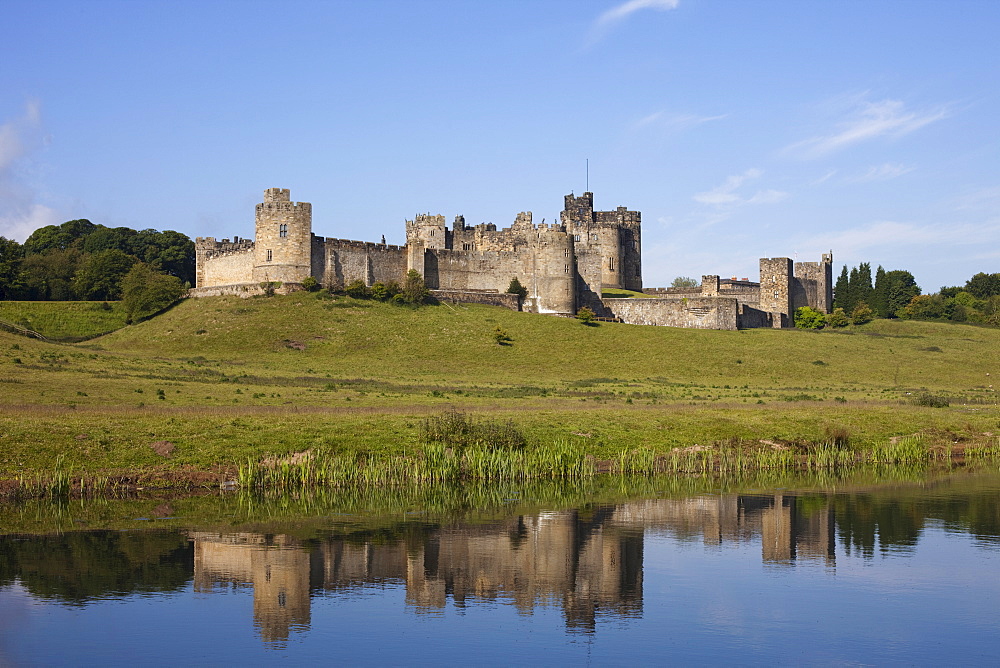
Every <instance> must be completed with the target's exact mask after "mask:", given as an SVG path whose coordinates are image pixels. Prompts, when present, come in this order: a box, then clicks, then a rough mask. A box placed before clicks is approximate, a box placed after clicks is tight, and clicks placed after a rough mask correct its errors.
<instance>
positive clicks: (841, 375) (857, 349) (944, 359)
mask: <svg viewBox="0 0 1000 668" xmlns="http://www.w3.org/2000/svg"><path fill="white" fill-rule="evenodd" d="M9 304H16V303H14V302H6V303H3V304H2V305H3V306H7V305H9ZM60 306H61V307H63V308H67V307H66V306H64V305H60ZM81 308H82V306H81ZM104 313H106V312H104V311H101V312H95V313H94V318H95V319H96V318H97V317H103V314H104ZM84 315H86V313H85V312H81V314H78V316H79V317H80V318H82V319H85V318H84ZM88 317H89V316H88ZM497 327H501V328H502V329H504V330H506V331H507V332H508V333H509V334H510V336H511V338H512V339H513V341H512V345H509V346H497V345H496V342H495V340H494V338H493V332H494V331H495V330H496V328H497ZM80 330H81V328H80V327H77V329H76V331H77V332H79V331H80ZM998 374H1000V330H995V329H987V328H979V327H971V326H962V325H949V324H941V323H921V322H895V321H875V322H874V323H871V324H870V325H866V326H864V327H860V328H850V329H848V330H846V331H821V332H805V331H799V330H782V331H776V330H770V329H767V330H747V331H738V332H722V331H704V330H685V329H674V328H666V327H641V326H635V325H623V324H616V323H602V324H601V325H600V326H599V327H582V326H580V323H579V322H577V321H575V320H572V319H564V318H556V317H551V316H540V315H533V314H526V313H516V312H512V311H507V310H504V309H498V308H491V307H486V306H475V305H473V306H448V305H441V306H434V307H424V308H420V309H416V310H413V309H409V308H400V307H395V306H391V305H385V304H380V303H374V302H367V301H355V300H351V299H348V298H340V299H337V300H333V301H330V300H318V299H316V298H315V297H313V296H312V295H309V294H303V293H298V294H294V295H289V296H285V297H274V298H259V299H256V298H254V299H239V298H235V297H233V298H209V299H199V300H187V301H184V302H182V303H180V304H178V305H177V306H176V307H174V308H173V309H171V310H170V311H168V312H167V313H164V314H162V315H160V316H157V317H156V318H154V319H152V320H150V321H147V322H143V323H140V324H137V325H130V326H127V327H123V328H121V329H119V330H117V331H115V332H112V333H110V334H108V335H105V336H102V337H100V338H97V339H93V340H90V341H87V342H84V343H79V344H73V345H66V344H55V343H49V342H43V341H38V340H34V339H30V338H26V337H22V336H17V335H14V334H10V333H7V332H2V331H0V408H2V411H0V479H4V478H6V479H8V480H10V479H17V478H18V477H23V476H28V477H33V478H32V479H37V477H38V476H40V475H43V476H49V475H50V472H51V471H52V470H53V467H54V462H55V459H56V457H58V456H59V455H62V456H63V460H62V466H63V467H64V468H66V469H67V470H68V469H69V468H71V469H72V470H73V471H75V472H77V473H78V474H86V475H89V476H97V477H101V476H129V477H130V479H135V480H147V481H154V480H157V479H167V480H169V479H170V477H171V476H177V475H182V474H185V472H190V471H201V472H217V474H218V476H217V477H220V478H221V477H225V476H234V475H235V472H236V469H237V467H238V466H240V465H242V464H244V463H245V462H246V461H247V460H248V459H250V460H253V461H257V460H260V459H263V458H266V457H268V456H275V457H280V456H284V455H287V454H290V453H294V452H301V451H305V450H317V451H320V450H322V451H323V452H328V453H331V454H332V455H335V456H337V457H340V456H348V455H350V456H356V455H363V456H365V457H370V456H374V457H412V456H414V453H415V452H416V451H417V450H418V449H422V448H423V445H424V439H423V436H422V425H423V424H424V423H425V421H426V420H428V419H429V418H432V417H434V416H439V415H442V414H444V413H445V412H446V411H448V410H451V409H456V410H459V411H462V412H464V413H467V414H469V415H470V416H475V417H477V419H478V418H480V417H483V416H488V417H489V419H490V420H493V421H495V422H496V423H497V424H507V423H509V424H511V425H513V426H514V427H516V428H517V429H518V430H520V432H521V433H523V434H524V436H525V438H526V439H527V441H528V442H529V444H531V445H533V446H534V445H542V446H546V444H549V445H551V444H556V443H567V444H570V445H571V446H572V447H574V448H579V449H581V451H582V452H585V453H586V454H588V455H590V456H592V457H594V458H596V459H599V460H606V461H613V460H616V459H620V458H621V453H622V452H634V451H638V454H637V455H636V456H635V457H636V458H637V459H636V461H639V460H640V459H641V458H642V457H645V456H647V455H646V454H645V450H649V451H650V452H652V453H653V454H654V455H655V456H662V455H665V454H667V453H669V452H670V451H671V450H672V449H674V448H686V447H689V446H693V445H695V444H698V445H703V446H704V445H712V444H716V443H729V442H735V441H733V439H736V440H741V439H742V440H746V441H752V440H756V441H761V440H768V441H773V442H782V443H784V442H788V443H793V444H794V443H797V442H803V443H806V442H822V441H823V440H824V439H826V438H828V436H829V434H831V433H846V434H847V437H848V440H849V441H850V443H851V445H852V447H855V448H866V447H875V445H877V444H879V443H883V442H886V441H887V440H888V439H889V438H891V437H900V436H907V435H912V434H919V435H920V437H921V438H922V439H923V442H925V443H928V444H931V445H933V446H934V447H939V446H943V444H945V443H952V442H957V443H956V448H958V449H961V448H963V447H965V446H968V447H970V448H978V449H979V451H982V452H989V451H991V450H990V449H991V448H994V449H995V447H996V438H995V437H994V436H993V435H994V434H997V433H1000V409H998V405H997V395H996V392H995V391H994V389H993V387H992V383H993V379H994V378H997V377H998ZM925 395H928V396H933V397H935V398H938V399H941V401H935V402H930V403H933V404H934V405H919V404H920V403H921V401H920V400H919V397H922V396H925ZM923 403H925V404H926V403H928V402H923ZM945 404H947V405H945ZM158 440H167V441H170V442H172V443H174V444H175V445H176V451H175V452H174V454H173V456H172V457H171V458H169V459H165V458H163V457H160V456H159V455H157V454H155V453H154V452H153V451H152V449H151V447H150V444H151V443H152V442H155V441H158ZM421 451H422V450H421ZM640 464H641V462H640ZM631 465H632V464H630V466H631ZM484 466H485V464H484ZM636 466H639V464H636ZM640 468H641V466H640ZM213 475H214V474H213Z"/></svg>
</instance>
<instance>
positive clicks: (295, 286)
mask: <svg viewBox="0 0 1000 668" xmlns="http://www.w3.org/2000/svg"><path fill="white" fill-rule="evenodd" d="M302 289H303V288H302V284H301V283H291V282H289V283H282V284H281V285H280V286H278V287H276V288H275V289H274V293H275V294H277V295H287V294H291V293H293V292H299V291H300V290H302ZM262 294H264V288H262V287H260V284H259V283H234V284H232V285H211V286H209V287H207V288H191V289H190V290H188V291H187V296H188V297H227V296H235V297H254V296H256V295H262Z"/></svg>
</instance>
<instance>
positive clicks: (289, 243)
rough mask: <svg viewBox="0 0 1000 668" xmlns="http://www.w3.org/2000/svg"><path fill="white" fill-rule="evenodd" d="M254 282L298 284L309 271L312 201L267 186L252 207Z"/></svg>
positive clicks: (284, 190) (310, 263)
mask: <svg viewBox="0 0 1000 668" xmlns="http://www.w3.org/2000/svg"><path fill="white" fill-rule="evenodd" d="M256 228H257V229H256V232H257V234H256V243H255V244H254V270H253V280H254V282H262V281H281V282H293V283H301V282H302V281H303V280H304V279H305V278H306V277H308V276H309V275H310V272H311V271H312V204H310V203H309V202H292V201H291V200H290V193H289V190H288V189H287V188H268V189H267V190H265V191H264V201H263V202H262V203H260V204H258V205H257V209H256Z"/></svg>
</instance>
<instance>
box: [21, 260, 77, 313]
mask: <svg viewBox="0 0 1000 668" xmlns="http://www.w3.org/2000/svg"><path fill="white" fill-rule="evenodd" d="M82 259H83V254H82V253H81V252H80V251H79V250H77V249H76V248H72V247H71V248H66V249H60V248H49V249H48V250H46V251H45V252H44V253H26V254H25V256H24V260H23V261H22V262H21V279H20V281H21V285H22V292H21V298H22V299H30V300H37V301H46V300H55V301H66V300H70V299H76V292H75V291H74V289H73V276H74V275H75V274H76V271H77V269H79V268H80V262H81V260H82Z"/></svg>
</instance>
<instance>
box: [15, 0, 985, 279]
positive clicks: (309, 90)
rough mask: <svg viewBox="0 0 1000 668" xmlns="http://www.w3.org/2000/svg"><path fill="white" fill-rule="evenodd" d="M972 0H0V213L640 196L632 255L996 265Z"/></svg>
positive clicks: (182, 223) (331, 213) (136, 217)
mask: <svg viewBox="0 0 1000 668" xmlns="http://www.w3.org/2000/svg"><path fill="white" fill-rule="evenodd" d="M998 34H1000V2H997V1H996V0H950V1H948V2H943V1H941V0H936V1H934V2H928V1H924V0H902V1H897V0H838V1H836V2H834V1H832V0H831V1H820V0H760V1H754V0H568V1H562V0H531V1H528V0H505V1H499V2H498V1H489V0H462V1H444V0H406V1H402V2H397V1H390V0H370V1H366V2H362V1H360V0H356V1H352V2H337V1H334V0H328V1H325V2H317V1H312V2H303V1H295V0H290V1H289V0H286V1H282V2H255V1H252V0H240V1H221V0H198V1H196V2H186V1H184V0H171V1H169V2H166V1H163V2H160V1H157V0H128V1H114V0H88V1H79V0H76V1H62V0H30V1H27V2H25V1H23V0H5V2H4V10H3V22H2V24H0V236H6V237H7V238H13V239H17V240H18V241H23V240H24V239H25V238H26V237H27V236H28V235H29V234H30V233H31V232H32V231H33V230H34V229H36V228H38V227H41V226H43V225H49V224H58V223H62V222H64V221H66V220H72V219H76V218H87V219H89V220H91V221H93V222H95V223H100V224H103V225H107V226H110V227H117V226H127V227H132V228H135V229H146V228H154V229H158V230H167V229H171V230H177V231H180V232H183V233H185V234H187V235H189V236H190V237H192V238H194V237H199V236H214V237H216V238H232V237H233V236H239V237H244V238H252V236H253V215H254V205H255V204H256V203H257V202H259V201H261V200H262V196H263V191H264V190H265V189H266V188H270V187H281V188H289V189H290V190H291V196H292V199H293V200H296V201H306V202H312V204H313V231H314V232H315V233H316V234H317V235H320V236H327V237H336V238H345V239H359V240H364V241H378V240H380V238H381V236H382V235H383V234H384V235H385V237H386V239H387V241H388V242H389V243H398V244H402V243H404V241H405V239H404V221H405V220H407V219H412V218H413V216H414V215H415V214H417V213H434V214H443V215H445V216H446V218H447V219H448V220H449V221H451V220H452V219H453V218H454V216H455V215H458V214H461V215H464V216H465V219H466V222H467V223H469V224H476V223H480V222H493V223H495V224H497V225H498V226H501V227H506V226H509V225H510V224H511V223H512V222H513V221H514V218H515V216H516V215H517V213H518V212H520V211H531V212H533V215H534V221H535V222H536V223H537V222H541V221H542V219H543V218H544V219H545V220H546V222H551V221H552V220H553V219H555V218H557V217H558V215H559V211H560V210H561V209H562V205H563V196H564V195H566V194H569V193H571V192H575V193H577V194H579V193H581V192H583V191H585V190H587V189H588V188H589V190H591V191H592V192H593V193H594V203H595V207H596V208H597V209H599V210H612V209H614V208H615V207H617V206H626V207H628V208H629V209H632V210H638V211H641V212H642V253H643V281H644V284H645V285H646V286H647V287H657V286H665V285H669V284H670V282H671V281H672V280H673V279H674V278H675V277H677V276H691V277H695V278H699V277H700V276H702V275H705V274H718V275H721V276H723V277H728V276H737V277H739V278H744V277H748V278H750V279H751V280H756V278H757V276H758V273H759V269H758V258H761V257H793V258H796V259H797V260H799V261H818V260H819V259H820V256H821V254H822V253H827V252H830V251H832V252H833V254H834V271H835V273H839V271H840V268H841V267H842V266H843V265H848V266H855V265H857V264H858V263H860V262H870V263H871V265H872V267H873V268H874V267H876V266H878V265H882V266H883V267H885V268H886V269H887V270H890V269H906V270H909V271H911V272H912V273H913V275H914V276H915V277H916V279H917V283H918V284H919V285H920V286H921V287H922V288H923V289H924V291H925V292H933V291H936V290H937V289H938V288H940V287H941V286H945V285H961V284H963V283H964V282H965V281H966V280H967V279H968V278H969V277H971V276H972V275H973V274H975V273H977V272H980V271H984V272H987V273H993V272H1000V39H998V38H997V35H998Z"/></svg>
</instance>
